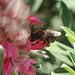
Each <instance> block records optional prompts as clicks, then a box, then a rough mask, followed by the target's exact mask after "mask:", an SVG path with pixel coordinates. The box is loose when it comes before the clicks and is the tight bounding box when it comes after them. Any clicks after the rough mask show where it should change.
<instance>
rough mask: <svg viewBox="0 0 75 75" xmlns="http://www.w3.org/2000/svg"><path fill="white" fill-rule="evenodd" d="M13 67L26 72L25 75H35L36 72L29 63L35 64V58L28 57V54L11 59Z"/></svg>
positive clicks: (20, 71)
mask: <svg viewBox="0 0 75 75" xmlns="http://www.w3.org/2000/svg"><path fill="white" fill-rule="evenodd" d="M12 62H13V65H14V68H15V69H16V71H18V72H19V73H26V74H27V75H36V72H35V70H34V68H33V66H32V65H31V64H36V63H37V60H35V59H30V58H29V56H28V55H26V56H21V57H18V58H15V59H13V60H12Z"/></svg>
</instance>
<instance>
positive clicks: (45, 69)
mask: <svg viewBox="0 0 75 75" xmlns="http://www.w3.org/2000/svg"><path fill="white" fill-rule="evenodd" d="M52 68H53V66H52V64H51V63H50V62H44V63H42V64H41V65H40V68H39V70H40V71H41V72H43V73H45V74H50V72H51V71H52Z"/></svg>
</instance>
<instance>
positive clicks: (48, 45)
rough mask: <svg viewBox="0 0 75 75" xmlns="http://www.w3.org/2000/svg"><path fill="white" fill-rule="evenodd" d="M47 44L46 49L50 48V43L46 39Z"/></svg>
mask: <svg viewBox="0 0 75 75" xmlns="http://www.w3.org/2000/svg"><path fill="white" fill-rule="evenodd" d="M46 41H47V43H46V47H50V41H49V40H48V39H46Z"/></svg>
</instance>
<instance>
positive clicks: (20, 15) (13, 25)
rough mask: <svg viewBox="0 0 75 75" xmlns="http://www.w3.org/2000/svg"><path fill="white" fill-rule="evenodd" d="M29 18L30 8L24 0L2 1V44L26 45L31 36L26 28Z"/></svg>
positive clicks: (0, 3)
mask: <svg viewBox="0 0 75 75" xmlns="http://www.w3.org/2000/svg"><path fill="white" fill-rule="evenodd" d="M29 16H30V7H29V6H28V5H26V4H25V1H24V0H0V44H1V43H3V42H6V41H8V42H11V43H13V44H15V45H22V44H26V43H27V42H28V40H27V38H28V37H29V34H28V32H27V29H25V28H26V27H27V26H28V24H29ZM18 33H21V34H18Z"/></svg>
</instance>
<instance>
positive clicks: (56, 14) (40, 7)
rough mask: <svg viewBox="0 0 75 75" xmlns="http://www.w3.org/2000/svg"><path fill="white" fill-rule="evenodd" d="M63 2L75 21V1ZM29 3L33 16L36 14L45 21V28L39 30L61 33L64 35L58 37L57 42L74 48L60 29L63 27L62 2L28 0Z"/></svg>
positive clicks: (67, 0)
mask: <svg viewBox="0 0 75 75" xmlns="http://www.w3.org/2000/svg"><path fill="white" fill-rule="evenodd" d="M62 1H63V2H64V3H65V4H66V5H67V7H68V8H69V10H70V12H71V14H72V16H73V18H74V20H75V4H74V3H75V0H71V1H70V0H62ZM27 3H28V5H30V8H31V14H34V15H35V16H37V17H38V18H39V19H41V20H42V21H43V24H44V26H43V27H41V28H39V29H42V30H46V29H50V30H57V31H60V32H61V33H62V35H61V36H60V37H57V41H60V42H62V43H64V44H66V45H69V46H71V47H72V45H71V44H70V43H69V41H68V39H67V38H66V37H65V36H64V35H65V34H64V32H63V31H62V30H61V29H60V26H62V25H63V23H62V20H61V17H60V8H61V5H60V0H27ZM65 40H66V41H65Z"/></svg>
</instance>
